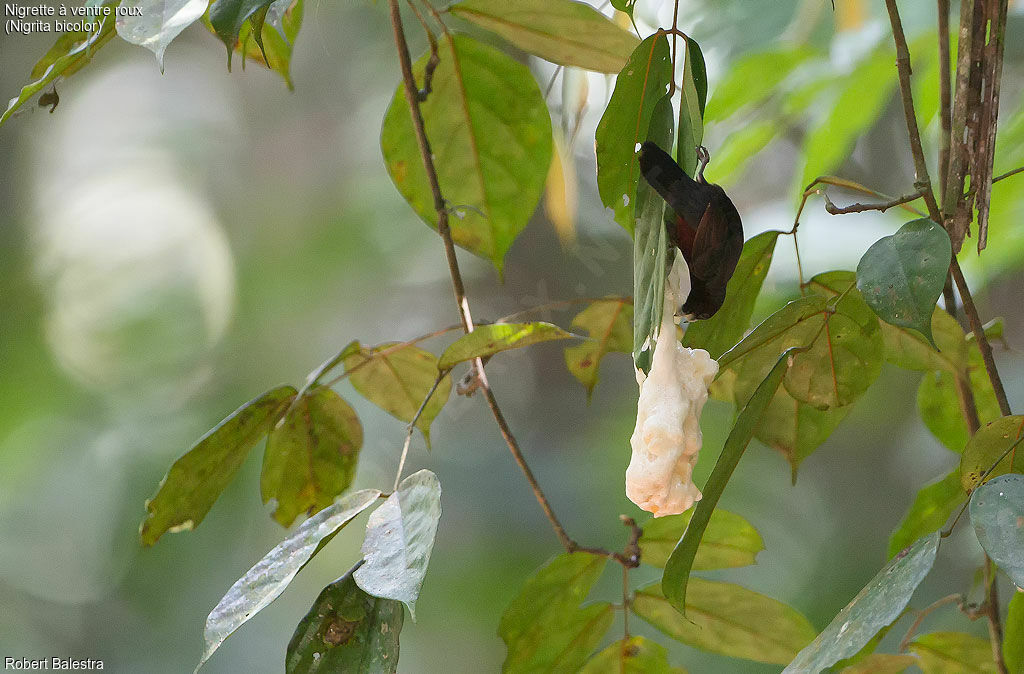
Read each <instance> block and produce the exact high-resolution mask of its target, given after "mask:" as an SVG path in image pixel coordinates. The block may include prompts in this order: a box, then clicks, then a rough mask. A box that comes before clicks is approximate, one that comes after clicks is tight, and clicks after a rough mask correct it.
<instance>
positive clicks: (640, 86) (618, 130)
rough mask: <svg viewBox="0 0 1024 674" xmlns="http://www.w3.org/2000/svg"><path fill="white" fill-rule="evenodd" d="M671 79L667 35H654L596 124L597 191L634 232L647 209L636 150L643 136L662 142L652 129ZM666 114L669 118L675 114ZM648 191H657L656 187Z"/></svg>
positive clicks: (617, 85)
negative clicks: (639, 215)
mask: <svg viewBox="0 0 1024 674" xmlns="http://www.w3.org/2000/svg"><path fill="white" fill-rule="evenodd" d="M671 79H672V62H671V58H670V56H669V48H668V40H666V39H665V36H664V35H657V34H655V35H652V36H650V37H648V38H647V39H646V40H644V41H643V42H641V43H640V45H639V46H638V47H637V48H636V49H635V50H634V51H633V53H632V54H631V55H630V57H629V60H628V61H627V62H626V65H625V66H623V68H622V71H621V72H620V73H619V75H618V77H617V78H616V79H615V89H614V91H612V95H611V98H610V99H609V101H608V106H607V107H606V108H605V111H604V115H602V117H601V122H600V123H599V124H598V126H597V131H596V134H595V143H596V148H597V187H598V192H600V194H601V202H602V203H603V204H604V205H605V206H607V207H609V208H611V209H613V210H614V211H615V221H616V222H618V223H619V224H620V225H622V226H623V227H624V228H625V229H626V231H627V232H631V233H632V232H633V229H634V228H635V226H636V223H635V222H634V218H635V214H636V213H637V212H642V208H643V201H641V200H640V198H639V196H638V194H637V182H638V180H639V178H640V163H639V161H638V160H637V158H636V151H637V148H638V147H639V146H640V143H642V142H643V141H645V140H655V139H659V138H660V139H662V141H663V132H659V133H658V134H657V135H655V136H654V137H652V136H651V134H650V132H649V129H650V127H651V119H652V116H653V115H654V109H655V106H657V105H658V103H659V102H660V101H661V100H662V99H663V98H664V97H665V94H666V93H667V92H668V86H669V82H671ZM668 116H669V120H671V119H672V113H671V112H670V113H669V115H668ZM669 126H670V127H671V121H670V122H669ZM668 140H669V142H668V144H667V145H662V144H661V143H659V144H660V145H662V148H670V147H671V140H672V137H671V135H669V138H668ZM645 185H646V183H645ZM645 191H646V192H649V193H650V194H654V191H653V190H645ZM654 196H655V197H656V198H658V199H660V197H657V195H656V194H655V195H654ZM638 203H639V204H640V206H639V207H638V206H637V204H638ZM659 226H662V225H661V224H660V221H659ZM662 228H663V226H662ZM638 304H639V303H638Z"/></svg>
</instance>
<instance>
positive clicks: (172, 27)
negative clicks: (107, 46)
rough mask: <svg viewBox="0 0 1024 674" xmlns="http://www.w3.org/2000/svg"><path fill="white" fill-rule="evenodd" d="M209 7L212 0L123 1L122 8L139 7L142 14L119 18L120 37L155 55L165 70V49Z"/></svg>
mask: <svg viewBox="0 0 1024 674" xmlns="http://www.w3.org/2000/svg"><path fill="white" fill-rule="evenodd" d="M209 4H210V3H209V0H121V3H120V7H125V8H128V7H136V8H138V9H139V11H140V12H141V13H140V14H139V15H137V16H134V15H126V16H119V17H117V21H116V28H117V34H118V35H120V36H121V38H122V39H123V40H125V41H127V42H130V43H132V44H136V45H139V46H140V47H145V48H146V49H148V50H150V51H151V52H153V54H155V55H156V60H157V62H158V63H159V64H160V70H163V68H164V50H166V49H167V46H168V45H169V44H171V42H172V41H173V40H174V38H176V37H178V35H180V34H181V31H183V30H185V29H186V28H188V27H189V26H190V25H191V24H193V23H195V22H196V21H197V20H199V18H200V17H201V16H202V15H203V13H205V12H206V8H207V7H208V6H209Z"/></svg>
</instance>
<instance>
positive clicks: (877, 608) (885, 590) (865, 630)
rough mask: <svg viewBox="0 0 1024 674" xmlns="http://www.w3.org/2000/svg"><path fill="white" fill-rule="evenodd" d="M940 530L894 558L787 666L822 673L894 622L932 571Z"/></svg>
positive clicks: (794, 672)
mask: <svg viewBox="0 0 1024 674" xmlns="http://www.w3.org/2000/svg"><path fill="white" fill-rule="evenodd" d="M938 547H939V535H938V534H937V533H934V534H931V535H929V536H925V537H924V538H920V539H918V540H917V542H915V543H914V544H913V545H911V546H910V547H909V548H907V549H906V550H904V551H903V552H901V553H900V554H899V555H897V556H896V557H895V558H894V559H892V560H890V561H889V563H888V564H886V565H885V566H884V567H883V568H882V570H881V571H879V572H878V574H877V575H876V576H875V577H874V578H872V579H871V580H870V581H869V582H868V584H867V585H865V586H864V588H863V589H862V590H861V591H860V592H859V593H857V596H856V597H854V598H853V600H852V601H851V602H850V603H849V604H847V605H846V607H845V608H844V609H843V610H842V611H840V612H839V614H838V615H836V617H835V618H833V619H832V622H831V623H829V625H828V627H826V628H825V629H824V630H823V631H822V633H821V634H819V635H818V636H817V638H816V639H815V640H814V641H813V642H812V643H811V644H810V645H809V646H807V648H805V649H803V650H802V651H800V654H799V655H798V656H797V657H796V659H794V660H793V661H792V662H791V663H789V665H788V666H787V667H786V669H785V672H787V673H792V674H798V673H804V672H820V671H821V670H823V669H825V668H827V667H831V666H832V665H834V664H835V663H837V662H839V661H840V660H843V659H844V658H848V657H850V656H851V655H853V654H855V653H857V652H858V651H859V650H860V649H861V648H863V647H864V645H865V644H867V643H868V642H869V641H870V640H871V638H872V637H873V636H875V634H876V633H878V631H879V630H881V629H884V628H885V627H887V626H889V625H890V624H892V622H893V621H894V620H895V619H896V618H898V617H899V616H900V615H901V613H902V612H903V609H904V608H906V606H907V604H908V603H909V602H910V598H911V597H912V596H913V594H914V590H916V589H917V586H918V585H920V584H921V581H922V580H924V577H925V576H927V575H928V572H929V571H931V568H932V564H934V563H935V553H936V552H937V551H938Z"/></svg>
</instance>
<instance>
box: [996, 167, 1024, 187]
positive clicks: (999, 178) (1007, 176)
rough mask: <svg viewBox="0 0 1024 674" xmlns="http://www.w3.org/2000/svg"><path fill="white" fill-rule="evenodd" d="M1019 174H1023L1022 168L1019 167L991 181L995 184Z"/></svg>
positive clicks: (1023, 169)
mask: <svg viewBox="0 0 1024 674" xmlns="http://www.w3.org/2000/svg"><path fill="white" fill-rule="evenodd" d="M1021 172H1024V166H1021V167H1020V168H1015V169H1013V170H1012V171H1007V172H1006V173H1004V174H1002V175H998V176H996V177H995V178H993V179H992V182H993V183H997V182H999V181H1000V180H1004V179H1006V178H1009V177H1010V176H1015V175H1017V174H1018V173H1021Z"/></svg>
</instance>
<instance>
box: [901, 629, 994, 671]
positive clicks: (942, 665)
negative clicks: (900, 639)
mask: <svg viewBox="0 0 1024 674" xmlns="http://www.w3.org/2000/svg"><path fill="white" fill-rule="evenodd" d="M908 648H909V649H910V650H911V651H912V652H913V653H914V654H915V655H916V656H917V666H918V667H920V668H921V671H922V672H924V674H983V673H987V672H995V671H996V665H995V662H993V661H992V646H991V645H990V644H989V642H988V641H987V640H985V639H979V638H978V637H975V636H971V635H970V634H964V633H962V632H933V633H932V634H922V635H921V636H919V637H917V638H916V639H914V640H913V641H911V642H910V645H909V646H908Z"/></svg>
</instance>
